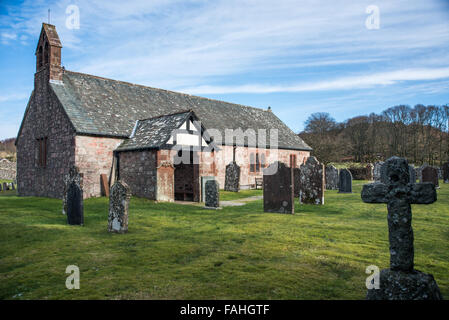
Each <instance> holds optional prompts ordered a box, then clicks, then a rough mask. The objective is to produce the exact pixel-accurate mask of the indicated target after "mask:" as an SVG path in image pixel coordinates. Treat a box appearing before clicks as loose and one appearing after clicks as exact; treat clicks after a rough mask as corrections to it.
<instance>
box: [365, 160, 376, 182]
mask: <svg viewBox="0 0 449 320" xmlns="http://www.w3.org/2000/svg"><path fill="white" fill-rule="evenodd" d="M373 179H374V165H373V164H371V163H368V164H367V165H366V180H369V181H371V180H373Z"/></svg>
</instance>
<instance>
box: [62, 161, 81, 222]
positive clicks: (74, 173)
mask: <svg viewBox="0 0 449 320" xmlns="http://www.w3.org/2000/svg"><path fill="white" fill-rule="evenodd" d="M73 181H74V182H76V183H77V184H78V185H79V186H80V188H81V189H83V174H82V173H80V172H79V169H78V167H76V166H72V167H71V168H70V169H69V173H67V174H66V175H65V176H64V178H63V182H64V190H63V193H62V214H67V191H68V188H69V185H70V184H71V183H72V182H73Z"/></svg>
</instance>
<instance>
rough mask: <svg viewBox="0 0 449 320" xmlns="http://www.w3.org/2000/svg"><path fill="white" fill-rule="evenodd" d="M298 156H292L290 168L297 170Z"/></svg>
mask: <svg viewBox="0 0 449 320" xmlns="http://www.w3.org/2000/svg"><path fill="white" fill-rule="evenodd" d="M296 164H297V162H296V154H291V155H290V168H296Z"/></svg>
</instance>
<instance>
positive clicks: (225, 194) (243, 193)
mask: <svg viewBox="0 0 449 320" xmlns="http://www.w3.org/2000/svg"><path fill="white" fill-rule="evenodd" d="M262 195H263V190H260V189H259V190H240V191H239V192H231V191H224V190H220V201H228V200H238V199H243V198H248V197H252V196H262Z"/></svg>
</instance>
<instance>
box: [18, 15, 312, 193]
mask: <svg viewBox="0 0 449 320" xmlns="http://www.w3.org/2000/svg"><path fill="white" fill-rule="evenodd" d="M61 49H62V45H61V41H60V40H59V36H58V34H57V32H56V28H55V26H53V25H50V24H46V23H44V24H42V30H41V33H40V37H39V41H38V45H37V49H36V73H35V76H34V90H33V92H32V93H31V96H30V98H29V101H28V104H27V107H26V110H25V114H24V118H23V120H22V124H21V126H20V129H19V133H18V136H17V140H16V146H17V183H18V186H17V187H18V193H19V195H21V196H40V197H53V198H62V195H63V190H64V182H63V178H64V176H65V175H66V174H67V173H68V171H69V169H70V168H71V167H72V166H77V167H78V168H79V170H80V172H81V173H82V175H83V190H84V197H85V198H89V197H98V196H101V195H102V193H103V191H104V190H103V189H104V187H103V188H102V180H101V177H103V183H104V177H106V180H107V184H109V185H112V183H113V182H114V181H115V180H116V179H121V180H123V181H125V182H126V183H127V184H128V185H129V186H130V187H131V189H132V193H133V195H135V196H139V197H145V198H148V199H152V200H158V201H174V200H187V201H201V200H202V199H201V198H202V197H201V193H202V191H203V190H202V189H203V188H202V185H204V183H203V181H205V180H206V179H210V178H215V179H216V180H217V181H218V182H219V184H220V187H221V188H223V187H224V182H225V170H226V165H228V164H229V163H230V162H232V161H236V163H237V164H238V165H239V166H240V187H241V188H251V187H253V186H254V185H255V180H256V178H261V177H262V171H263V169H264V168H265V167H267V166H268V165H269V164H270V163H272V162H273V161H282V162H284V163H286V164H287V165H288V166H291V167H297V166H299V165H300V164H302V163H303V162H305V160H306V159H307V157H309V155H310V151H311V148H310V147H309V146H308V145H307V144H306V143H305V142H304V141H303V140H301V138H300V137H298V135H296V134H295V133H294V132H293V131H292V130H290V129H289V128H288V127H287V126H286V125H285V124H284V123H283V122H282V121H281V120H280V119H279V118H277V117H276V116H275V115H274V113H273V112H272V111H271V110H270V109H267V110H264V109H259V108H253V107H248V106H243V105H238V104H233V103H228V102H223V101H218V100H213V99H208V98H202V97H197V96H192V95H188V94H184V93H178V92H173V91H168V90H163V89H156V88H152V87H147V86H142V85H137V84H132V83H128V82H123V81H117V80H111V79H106V78H102V77H97V76H93V75H89V74H83V73H78V72H73V71H68V70H66V69H65V68H64V67H63V66H62V65H61ZM229 137H231V138H230V139H229ZM102 190H103V191H102Z"/></svg>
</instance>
